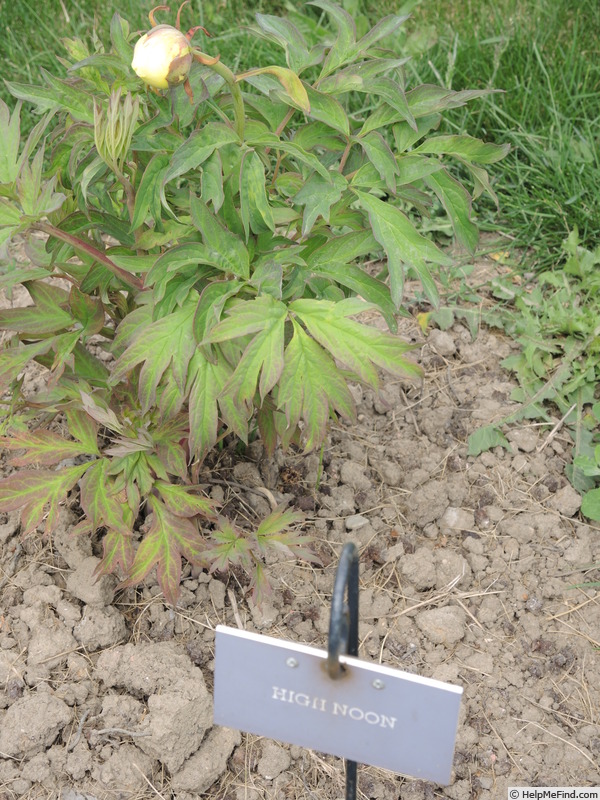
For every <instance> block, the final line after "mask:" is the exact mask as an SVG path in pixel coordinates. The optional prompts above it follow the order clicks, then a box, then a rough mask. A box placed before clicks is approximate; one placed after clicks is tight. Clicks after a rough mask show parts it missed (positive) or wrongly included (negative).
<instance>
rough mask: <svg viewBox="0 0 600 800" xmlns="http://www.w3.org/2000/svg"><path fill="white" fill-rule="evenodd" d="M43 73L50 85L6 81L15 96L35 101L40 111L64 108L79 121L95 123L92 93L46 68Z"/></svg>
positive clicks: (31, 101)
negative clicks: (58, 76)
mask: <svg viewBox="0 0 600 800" xmlns="http://www.w3.org/2000/svg"><path fill="white" fill-rule="evenodd" d="M42 75H43V77H44V80H45V81H46V83H47V84H48V86H30V85H27V84H24V83H11V82H9V81H6V86H7V88H8V90H9V92H10V93H11V94H12V95H13V97H17V98H18V99H19V100H25V101H27V102H30V103H34V104H35V106H36V107H37V109H38V110H39V111H49V110H50V111H55V110H56V109H58V108H62V109H64V110H65V111H68V112H69V114H70V115H71V116H72V117H73V119H75V120H77V121H78V122H87V123H89V124H93V122H94V104H93V98H92V96H91V95H90V94H88V93H87V92H84V91H83V90H82V89H79V88H77V87H76V86H74V85H72V84H70V83H69V82H68V81H65V80H61V79H60V78H57V77H55V76H54V75H52V74H51V73H49V72H47V71H46V70H45V69H42Z"/></svg>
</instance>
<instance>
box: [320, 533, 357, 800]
mask: <svg viewBox="0 0 600 800" xmlns="http://www.w3.org/2000/svg"><path fill="white" fill-rule="evenodd" d="M346 588H347V589H348V602H347V603H346V602H344V593H345V590H346ZM342 654H347V655H349V656H357V655H358V550H357V549H356V546H355V545H354V544H353V543H352V542H348V544H346V545H344V549H343V550H342V555H341V556H340V563H339V564H338V568H337V572H336V574H335V583H334V586H333V595H332V597H331V616H330V618H329V640H328V645H327V672H328V674H329V677H330V678H331V679H332V680H337V679H338V678H340V677H341V676H342V674H343V670H344V667H343V665H342V664H341V663H340V655H342ZM356 767H357V765H356V761H348V760H346V800H356Z"/></svg>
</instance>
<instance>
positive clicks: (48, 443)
mask: <svg viewBox="0 0 600 800" xmlns="http://www.w3.org/2000/svg"><path fill="white" fill-rule="evenodd" d="M0 445H2V447H6V448H7V450H25V451H26V452H25V453H24V454H23V455H22V456H13V457H12V458H11V459H10V462H9V463H10V464H12V465H13V466H15V467H29V466H31V465H33V464H40V465H42V466H44V467H48V466H51V465H52V464H58V463H59V461H63V459H65V458H74V457H75V456H80V455H98V448H97V447H96V446H94V447H93V448H91V449H88V448H86V447H85V446H84V445H83V444H82V443H81V442H73V441H69V440H68V439H63V437H62V436H59V435H58V434H57V433H53V432H52V431H48V430H44V429H43V428H38V429H37V430H33V431H15V432H14V433H12V434H11V436H10V437H9V438H4V439H0Z"/></svg>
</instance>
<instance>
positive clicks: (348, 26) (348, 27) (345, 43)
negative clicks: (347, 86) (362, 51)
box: [308, 0, 358, 76]
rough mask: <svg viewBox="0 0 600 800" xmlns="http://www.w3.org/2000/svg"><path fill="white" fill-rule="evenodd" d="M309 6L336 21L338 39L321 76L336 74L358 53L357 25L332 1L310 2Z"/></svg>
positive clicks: (314, 0) (319, 0)
mask: <svg viewBox="0 0 600 800" xmlns="http://www.w3.org/2000/svg"><path fill="white" fill-rule="evenodd" d="M308 4H309V5H311V6H317V7H318V8H322V9H323V10H324V11H326V12H327V13H328V14H329V16H330V17H331V18H332V19H333V20H334V21H335V24H336V26H337V29H338V35H337V38H336V40H335V42H334V43H333V45H332V46H331V47H330V49H329V52H328V53H327V57H326V58H325V62H324V64H323V69H322V71H321V76H325V75H329V74H330V73H332V72H335V70H336V69H337V68H338V67H341V66H342V64H345V63H346V62H347V61H350V60H351V59H352V58H354V57H355V55H356V53H357V52H358V48H357V46H356V25H355V24H354V20H353V19H352V17H351V16H350V14H348V13H347V12H346V11H344V9H343V8H342V7H341V6H339V5H337V4H336V3H332V2H330V0H310V2H309V3H308Z"/></svg>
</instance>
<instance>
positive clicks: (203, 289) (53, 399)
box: [0, 0, 507, 603]
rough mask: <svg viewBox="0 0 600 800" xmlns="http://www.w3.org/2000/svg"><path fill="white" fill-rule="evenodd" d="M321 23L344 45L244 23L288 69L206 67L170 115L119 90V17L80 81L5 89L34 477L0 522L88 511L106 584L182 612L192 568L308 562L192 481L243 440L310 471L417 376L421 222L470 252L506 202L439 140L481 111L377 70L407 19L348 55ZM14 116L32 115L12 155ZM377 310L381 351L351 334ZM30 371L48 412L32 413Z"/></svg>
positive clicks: (83, 526)
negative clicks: (354, 391) (371, 405)
mask: <svg viewBox="0 0 600 800" xmlns="http://www.w3.org/2000/svg"><path fill="white" fill-rule="evenodd" d="M312 5H314V6H317V7H318V8H319V9H321V10H322V11H323V12H324V18H329V19H330V20H331V22H332V23H333V30H332V29H330V28H326V27H324V26H319V25H316V24H315V25H310V26H307V28H306V31H305V32H304V31H300V30H299V29H298V28H297V27H296V26H295V25H293V24H292V23H291V22H290V21H289V20H286V19H283V18H279V17H275V16H269V15H262V14H258V15H257V27H256V29H255V35H257V36H259V37H264V38H266V39H268V40H270V41H272V42H274V43H276V44H278V45H280V46H281V48H282V50H283V52H284V53H285V60H286V66H282V65H271V66H267V67H265V66H261V67H258V68H256V69H252V70H248V71H245V72H243V73H240V74H237V75H234V74H233V73H232V72H231V71H230V70H229V69H228V68H227V67H226V66H225V65H223V64H221V62H220V61H219V60H218V57H217V56H216V55H215V56H209V55H207V54H204V53H202V52H201V51H199V50H194V58H195V61H194V64H193V67H192V69H191V72H190V74H189V84H190V85H189V86H186V90H187V93H186V92H184V91H183V89H182V88H178V89H173V88H172V89H171V90H170V92H169V93H167V94H166V95H164V94H161V93H155V92H149V91H147V90H146V89H145V88H144V86H143V84H142V82H141V81H140V80H139V79H138V78H137V77H136V75H135V74H134V73H133V71H132V69H131V66H130V65H131V61H132V55H133V43H132V41H131V39H132V37H131V34H130V31H129V26H128V25H127V23H126V22H125V21H124V20H122V19H121V18H120V17H119V16H118V15H115V17H114V19H113V21H112V25H111V41H112V47H111V49H110V51H105V50H104V49H103V47H102V46H101V45H100V44H99V43H98V44H97V45H96V52H93V53H91V52H90V51H89V50H88V48H87V46H86V45H85V44H84V43H83V42H81V41H79V40H67V41H66V42H65V44H66V49H67V54H68V55H67V60H66V62H65V63H67V64H68V66H69V77H67V78H66V79H59V78H56V77H55V76H53V75H52V74H49V73H44V81H45V84H44V85H43V86H33V85H24V84H17V83H9V84H8V88H9V90H10V92H11V94H12V95H13V96H14V97H15V98H17V99H18V100H19V103H17V107H16V108H15V109H14V111H13V112H12V114H11V112H10V111H9V109H8V108H7V107H6V106H5V105H4V104H3V105H2V106H1V107H0V246H4V247H6V246H7V245H8V243H10V241H11V240H12V239H13V238H14V237H15V236H21V237H24V238H25V239H26V242H27V244H26V248H27V255H28V257H29V259H30V264H28V265H27V266H23V265H21V264H18V265H17V264H16V263H12V262H11V261H10V259H5V261H4V268H3V271H2V274H1V276H0V286H1V287H3V288H4V289H8V290H10V289H12V288H13V287H15V286H17V285H22V286H23V287H25V289H26V290H27V292H28V294H29V296H30V298H31V301H32V305H29V306H27V307H25V308H12V309H8V310H4V311H1V312H0V328H1V329H3V330H5V331H10V332H12V335H10V336H8V337H7V338H6V339H5V344H4V347H3V349H2V350H1V351H0V387H1V389H2V391H4V392H6V395H5V397H7V398H8V399H7V400H6V402H5V406H6V415H5V419H4V422H3V432H4V438H3V440H2V444H3V445H4V446H5V447H7V448H8V449H9V450H11V451H17V455H16V456H14V457H13V460H12V463H13V464H14V465H15V466H18V467H33V468H32V469H20V470H18V471H15V472H14V473H13V474H12V475H10V476H9V477H8V478H6V479H4V480H3V481H2V482H0V510H4V511H11V510H17V509H20V512H21V523H22V531H23V533H24V534H30V533H32V532H34V531H36V530H37V529H38V527H39V526H40V525H42V523H44V522H45V524H44V531H45V533H46V534H50V533H51V532H52V530H53V528H54V527H55V524H56V521H57V517H58V509H59V505H60V504H61V503H62V502H64V500H65V498H66V497H67V495H68V494H69V492H71V491H72V490H74V489H76V488H77V487H78V488H79V498H80V500H79V502H80V506H81V510H82V519H81V522H80V523H79V525H78V528H77V530H78V531H79V532H80V533H84V532H87V533H88V534H93V533H94V532H95V531H97V530H104V536H103V547H104V557H103V559H102V562H101V564H100V571H102V572H112V571H120V572H121V574H122V576H123V578H124V581H123V585H134V584H137V583H139V582H140V581H142V580H143V579H144V578H145V577H146V576H147V575H148V573H149V572H150V570H151V569H152V568H153V567H157V572H158V580H159V583H160V586H161V588H162V591H163V593H164V595H165V597H166V598H167V600H168V601H170V602H172V603H175V602H176V600H177V594H178V587H179V581H180V575H181V568H182V557H184V558H185V559H187V560H188V561H190V562H192V563H193V564H197V565H202V566H204V567H211V568H222V567H224V566H226V565H227V564H229V563H232V562H233V563H235V562H237V563H239V564H241V565H242V566H244V567H247V568H252V569H253V571H254V576H255V583H257V584H260V583H261V578H262V575H263V572H262V569H261V564H262V559H263V556H264V553H265V550H266V549H267V548H268V547H273V546H274V547H283V548H288V551H289V550H292V551H294V552H300V553H302V552H304V550H303V544H304V543H305V542H306V538H305V537H303V536H302V535H301V534H300V533H296V532H293V531H292V532H290V531H288V530H286V528H287V526H289V525H290V524H291V523H293V522H296V521H297V518H296V515H294V514H293V513H292V512H289V511H287V512H284V511H283V510H281V509H280V510H278V511H277V512H275V513H274V514H273V515H272V516H271V517H269V518H268V519H267V520H264V521H263V523H262V524H261V525H260V527H259V528H258V530H257V531H249V530H245V529H242V528H240V527H237V526H235V525H233V524H231V523H230V522H228V521H226V520H223V519H222V518H220V517H219V515H218V514H217V512H216V510H215V508H214V506H213V505H212V504H211V502H210V501H209V500H208V499H207V498H206V497H204V496H203V495H202V493H201V491H200V488H199V486H198V485H197V484H198V475H199V468H200V465H201V463H202V461H203V459H205V457H206V456H207V454H208V453H210V452H211V450H212V449H213V448H214V447H215V446H216V445H217V444H218V443H219V442H221V441H222V440H223V439H224V437H225V436H228V435H233V436H235V437H238V438H239V439H241V440H243V441H247V440H248V437H249V435H250V433H251V432H252V431H253V430H254V429H255V428H256V427H257V428H258V430H259V431H260V435H261V437H262V442H263V445H264V448H265V450H266V451H267V452H270V453H272V452H273V450H274V449H275V447H276V446H277V444H278V443H280V444H281V445H283V447H287V446H289V445H290V444H292V443H294V444H295V445H299V446H300V447H303V448H304V450H305V451H310V450H311V449H313V448H315V447H317V446H318V445H319V444H320V443H321V442H322V440H323V437H324V436H325V433H326V428H327V423H328V419H329V418H330V417H331V416H335V415H336V414H341V415H343V416H345V417H348V418H352V417H353V415H354V406H353V401H352V395H351V393H350V391H349V389H348V385H347V383H348V381H349V380H352V381H360V382H362V383H364V384H366V385H369V386H372V387H374V388H376V387H377V385H378V370H379V369H383V370H386V371H388V372H390V373H392V374H394V375H398V376H415V375H417V374H418V370H417V368H416V367H415V366H414V365H413V364H412V363H411V362H410V360H408V359H407V358H406V356H405V353H406V351H407V349H408V345H407V344H406V343H404V342H403V341H402V340H400V339H399V338H398V337H397V335H396V333H395V331H396V314H397V312H401V311H402V298H403V283H404V278H405V275H406V274H410V275H412V276H416V277H418V278H419V279H420V281H421V283H422V287H423V292H424V294H425V296H426V297H427V298H428V299H429V300H430V301H431V303H432V304H435V303H436V302H437V292H436V286H435V282H434V279H433V274H434V273H433V272H432V269H436V268H438V267H440V266H441V267H446V266H448V265H449V264H450V259H449V257H448V256H447V255H446V254H445V253H444V252H442V251H441V250H440V249H438V247H437V246H436V245H435V244H434V242H433V241H431V239H430V238H428V237H427V236H425V235H423V233H422V232H420V231H419V230H418V225H419V221H420V220H421V219H422V217H423V216H425V215H427V213H428V210H429V208H430V207H431V205H432V204H433V203H437V204H438V205H439V204H441V206H442V207H443V208H444V209H445V212H446V213H447V215H448V218H449V220H450V222H451V224H452V226H453V228H454V231H455V234H456V236H457V238H458V240H459V241H460V242H461V243H462V244H463V245H465V246H466V247H467V248H469V249H470V250H472V249H473V248H474V247H475V245H476V242H477V227H476V225H475V223H474V221H473V219H472V213H471V201H472V195H473V196H475V197H477V196H479V195H480V194H482V193H487V194H489V195H490V196H491V197H494V194H493V190H492V188H491V186H490V182H489V178H488V174H487V172H486V169H485V166H486V165H487V164H490V163H493V162H495V161H497V160H498V159H500V158H502V157H503V156H504V155H505V153H506V149H507V148H506V147H503V146H498V145H492V144H487V143H484V142H483V141H480V140H478V139H474V138H472V137H470V136H467V135H436V134H435V131H436V129H437V127H438V126H439V123H440V120H441V116H442V112H444V111H446V110H447V109H451V108H456V107H458V106H461V105H464V104H465V103H466V102H467V101H469V100H471V99H473V98H476V97H479V96H481V95H483V94H485V92H484V91H461V92H454V91H450V90H447V89H443V88H441V87H437V86H433V85H420V86H416V87H414V88H411V89H407V88H406V86H405V76H404V72H403V69H402V67H403V64H404V62H405V61H406V59H405V58H398V57H397V56H395V55H394V54H393V53H391V52H390V51H389V50H387V49H386V48H385V47H384V46H383V45H384V44H385V41H386V40H388V41H389V37H390V36H392V35H393V34H394V32H395V31H396V30H397V29H398V27H399V26H400V25H401V24H402V23H403V22H404V20H405V17H402V16H398V15H392V16H389V17H386V18H385V19H383V20H382V21H381V22H379V23H378V24H377V25H376V26H375V27H374V28H373V29H371V30H369V31H367V32H366V33H365V34H364V35H362V37H357V35H356V29H355V26H354V23H353V20H352V18H351V17H350V16H349V15H348V14H347V13H346V12H345V11H344V10H343V9H342V8H341V7H339V6H337V5H335V4H333V3H332V2H331V1H330V0H313V2H312ZM242 87H243V90H242ZM189 98H191V102H190V99H189ZM21 102H26V103H32V104H34V105H35V107H36V109H37V110H38V111H39V112H41V113H42V114H43V116H42V117H41V119H40V121H39V122H38V124H37V125H36V126H35V127H34V128H33V130H32V131H31V133H30V135H29V137H28V139H27V141H26V142H25V144H24V146H23V147H22V148H21V146H20V137H19V112H20V105H21ZM452 164H454V165H456V164H458V165H459V166H460V174H461V175H463V176H466V177H468V181H469V184H470V186H471V187H472V188H471V193H470V192H469V191H468V190H467V188H466V187H465V186H464V185H463V184H462V183H461V182H459V180H458V179H457V178H456V177H455V176H454V174H453V173H452V172H451V170H450V169H449V165H450V166H452ZM40 234H43V235H40ZM382 257H383V258H384V262H383V266H382V268H381V270H380V272H379V273H378V274H377V275H374V274H372V272H371V271H369V269H368V265H367V264H366V260H367V259H369V258H370V259H371V260H372V262H371V263H373V262H374V261H375V262H376V261H377V260H380V259H381V258H382ZM57 278H60V279H61V281H60V282H59V283H57V282H56V280H55V279H57ZM65 286H68V287H70V288H68V289H67V288H65ZM370 309H376V310H377V311H379V312H380V313H381V314H382V315H383V317H384V318H385V320H386V322H387V324H388V327H389V332H381V331H378V330H375V329H374V328H372V327H369V326H368V325H366V324H363V323H361V322H360V320H358V319H356V317H357V316H358V315H360V314H361V313H362V312H364V311H366V310H370ZM32 361H35V362H37V363H38V364H41V365H43V367H45V368H46V372H45V373H44V374H45V389H44V390H43V391H41V392H39V393H37V394H36V395H35V396H34V397H28V396H26V393H25V392H24V391H23V378H22V373H23V369H24V367H25V366H26V365H27V364H28V363H29V362H32ZM21 451H23V452H21ZM148 513H151V521H150V525H149V526H144V527H143V528H142V526H141V523H142V522H143V518H144V514H148Z"/></svg>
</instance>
